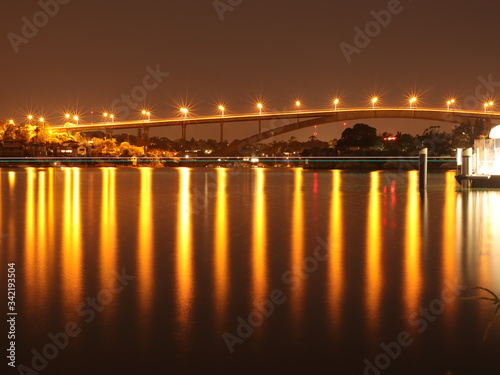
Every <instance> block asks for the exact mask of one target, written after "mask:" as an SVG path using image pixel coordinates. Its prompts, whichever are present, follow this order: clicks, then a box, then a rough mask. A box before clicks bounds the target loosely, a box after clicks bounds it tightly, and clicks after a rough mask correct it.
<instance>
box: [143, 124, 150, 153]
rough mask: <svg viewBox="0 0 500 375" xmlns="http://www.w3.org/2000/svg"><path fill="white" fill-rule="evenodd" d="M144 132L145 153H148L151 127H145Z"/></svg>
mask: <svg viewBox="0 0 500 375" xmlns="http://www.w3.org/2000/svg"><path fill="white" fill-rule="evenodd" d="M143 129H144V131H143V135H144V137H143V140H144V152H147V151H148V144H149V127H148V126H145V127H144V128H143Z"/></svg>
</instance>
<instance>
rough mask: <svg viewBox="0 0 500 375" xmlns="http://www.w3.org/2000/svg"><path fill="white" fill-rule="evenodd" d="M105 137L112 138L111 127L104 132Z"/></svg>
mask: <svg viewBox="0 0 500 375" xmlns="http://www.w3.org/2000/svg"><path fill="white" fill-rule="evenodd" d="M106 138H109V139H112V138H113V129H108V130H107V132H106Z"/></svg>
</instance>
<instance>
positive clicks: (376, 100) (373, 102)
mask: <svg viewBox="0 0 500 375" xmlns="http://www.w3.org/2000/svg"><path fill="white" fill-rule="evenodd" d="M371 102H372V109H375V104H377V102H378V97H376V96H374V97H373V98H372V100H371Z"/></svg>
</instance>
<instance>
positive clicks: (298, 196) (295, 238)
mask: <svg viewBox="0 0 500 375" xmlns="http://www.w3.org/2000/svg"><path fill="white" fill-rule="evenodd" d="M302 171H303V170H302V168H295V169H294V176H295V178H294V192H293V207H292V209H293V211H292V254H291V256H292V259H291V262H290V263H291V272H292V275H294V277H296V278H297V280H302V277H300V275H301V274H302V263H303V260H304V206H303V204H304V202H303V193H302V184H303V182H302V181H303V174H302ZM304 291H305V286H304V281H303V280H302V281H301V283H300V284H296V289H295V290H294V291H293V292H292V295H291V297H290V298H291V307H292V314H293V319H294V326H295V327H297V326H298V323H299V322H300V321H301V314H302V311H303V310H304V306H303V301H304Z"/></svg>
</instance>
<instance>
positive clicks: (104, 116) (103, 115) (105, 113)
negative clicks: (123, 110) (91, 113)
mask: <svg viewBox="0 0 500 375" xmlns="http://www.w3.org/2000/svg"><path fill="white" fill-rule="evenodd" d="M108 116H109V114H108V112H104V113H103V114H102V117H103V118H104V123H106V122H107V121H108Z"/></svg>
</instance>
